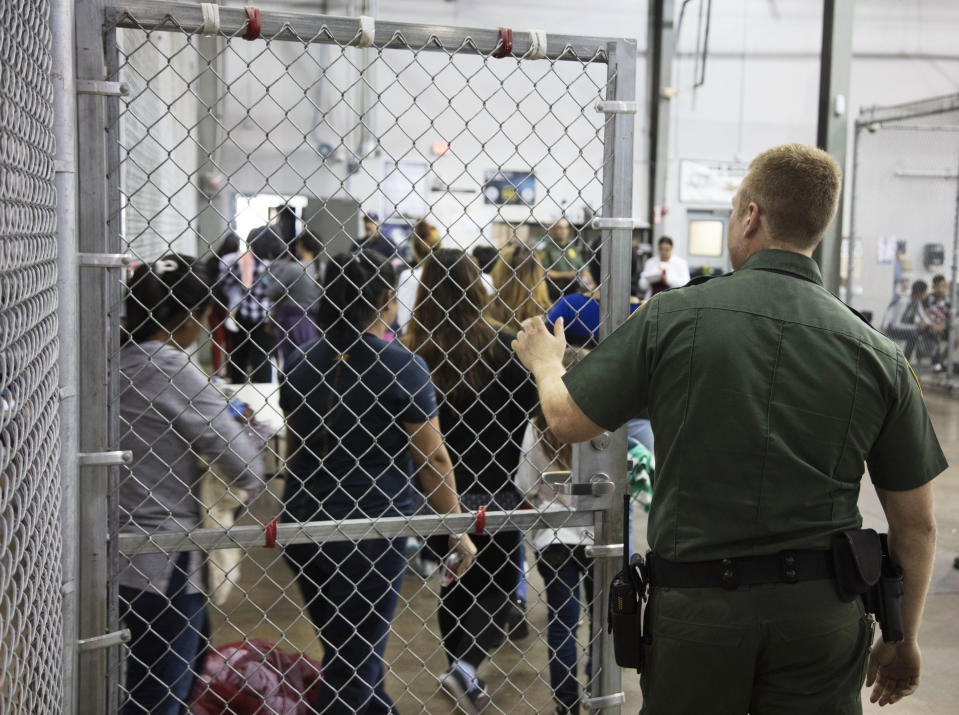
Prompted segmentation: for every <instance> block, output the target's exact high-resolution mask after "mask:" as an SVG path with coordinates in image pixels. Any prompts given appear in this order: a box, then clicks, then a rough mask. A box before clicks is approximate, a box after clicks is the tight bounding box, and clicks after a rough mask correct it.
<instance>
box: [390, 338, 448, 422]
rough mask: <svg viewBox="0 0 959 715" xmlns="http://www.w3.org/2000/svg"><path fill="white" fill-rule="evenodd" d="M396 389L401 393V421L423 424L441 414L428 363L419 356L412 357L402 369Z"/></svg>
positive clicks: (398, 375)
mask: <svg viewBox="0 0 959 715" xmlns="http://www.w3.org/2000/svg"><path fill="white" fill-rule="evenodd" d="M396 389H397V390H399V393H400V394H399V398H400V406H401V407H400V412H399V414H398V417H399V419H400V421H402V422H409V423H411V424H422V423H423V422H428V421H429V420H431V419H432V418H434V417H436V416H437V415H438V414H439V409H438V407H437V406H436V388H434V387H433V381H432V380H431V379H430V371H429V369H428V368H427V367H426V362H425V361H424V360H423V358H421V357H420V356H419V355H411V356H410V359H409V360H408V361H407V362H406V363H405V364H404V365H403V367H402V368H401V369H400V371H399V373H398V374H397V376H396Z"/></svg>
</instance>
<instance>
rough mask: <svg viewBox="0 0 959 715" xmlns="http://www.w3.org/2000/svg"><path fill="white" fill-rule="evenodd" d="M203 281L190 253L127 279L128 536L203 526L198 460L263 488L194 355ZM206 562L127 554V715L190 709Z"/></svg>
mask: <svg viewBox="0 0 959 715" xmlns="http://www.w3.org/2000/svg"><path fill="white" fill-rule="evenodd" d="M194 271H195V272H194ZM199 274H200V267H199V266H198V265H194V262H193V259H192V258H189V257H185V256H180V255H176V254H169V255H166V256H164V257H162V258H160V259H159V260H157V261H155V262H154V263H152V264H146V265H142V266H140V267H139V268H137V270H136V271H135V272H134V273H133V276H132V278H131V279H130V285H129V294H128V296H127V301H126V320H125V327H126V331H127V335H126V342H125V344H124V346H123V348H122V350H121V352H120V381H121V384H120V421H121V437H120V447H121V449H125V450H130V451H131V452H132V453H133V463H132V464H131V466H130V469H129V472H127V473H126V474H125V475H124V476H123V478H122V480H121V483H120V530H121V531H123V532H128V533H138V534H151V533H155V532H169V531H189V530H193V529H197V528H199V527H200V525H201V510H202V506H201V504H200V502H199V501H198V499H197V498H196V497H195V495H194V487H195V486H196V485H197V482H198V481H199V479H200V477H201V476H202V474H203V472H204V468H203V467H202V466H201V464H200V459H199V458H200V457H201V456H202V457H204V458H205V459H206V460H207V461H208V462H211V463H214V464H216V466H217V467H218V470H219V472H220V473H221V474H223V475H224V476H225V477H226V478H228V479H230V480H231V481H232V483H233V484H235V485H236V486H238V487H241V488H243V489H247V490H249V491H250V492H251V494H252V495H253V496H255V494H256V493H258V491H259V489H260V487H261V486H262V474H263V462H262V456H261V454H260V452H261V450H262V447H263V444H262V441H260V440H259V439H258V438H257V437H256V435H255V433H254V432H253V430H252V429H251V428H250V425H249V423H248V422H247V420H246V419H245V418H243V417H242V416H240V417H239V418H238V417H237V416H235V415H234V414H231V411H230V408H229V405H228V404H227V401H226V399H225V398H224V397H223V396H222V395H221V394H220V393H219V392H218V391H217V390H216V388H215V387H213V386H212V385H211V384H210V382H209V380H208V379H207V376H206V375H205V374H204V373H203V372H202V371H201V370H200V368H199V367H198V366H196V365H195V364H194V363H193V362H192V361H191V360H190V356H189V355H188V354H187V352H186V350H187V348H188V347H189V346H190V345H192V344H193V343H194V342H195V341H196V339H197V338H198V337H199V336H200V335H201V334H202V332H203V331H204V327H203V326H204V324H205V321H206V314H207V312H208V303H209V300H210V298H209V296H210V291H209V287H208V286H207V285H206V284H205V282H204V281H203V280H202V279H201V277H200V275H199ZM202 563H203V554H202V553H201V552H199V551H185V552H181V553H171V554H142V555H139V556H135V557H133V558H125V557H122V556H121V561H120V579H119V580H120V607H121V609H120V610H121V617H122V618H123V620H124V622H125V624H126V626H127V627H128V628H129V629H130V631H131V636H132V637H131V641H130V658H129V660H128V663H127V678H126V684H127V688H126V689H127V692H128V701H127V702H126V703H125V705H124V707H123V711H122V712H123V713H124V715H126V714H127V713H142V712H149V713H162V714H164V715H175V714H177V713H180V712H181V711H182V709H183V704H184V703H185V702H186V700H187V698H188V696H189V693H190V689H191V688H192V684H193V677H194V673H193V672H192V665H193V662H194V660H195V659H196V656H197V654H198V653H199V652H200V650H201V645H202V641H203V638H202V635H201V634H202V632H203V628H204V621H205V618H206V612H205V606H206V595H205V594H204V593H203V590H202V586H201V584H200V583H199V578H198V574H199V573H200V568H201V566H202Z"/></svg>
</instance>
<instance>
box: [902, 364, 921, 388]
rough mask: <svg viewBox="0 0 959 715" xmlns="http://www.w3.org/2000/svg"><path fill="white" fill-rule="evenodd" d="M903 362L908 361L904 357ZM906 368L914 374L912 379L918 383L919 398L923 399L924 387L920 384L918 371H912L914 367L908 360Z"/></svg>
mask: <svg viewBox="0 0 959 715" xmlns="http://www.w3.org/2000/svg"><path fill="white" fill-rule="evenodd" d="M903 360H906V358H905V357H903ZM906 367H908V368H909V372H910V373H912V379H913V380H915V381H916V387H918V388H919V396H920V397H921V396H922V385H920V384H919V377H918V376H917V375H916V371H915V370H913V369H912V365H910V364H909V361H908V360H906Z"/></svg>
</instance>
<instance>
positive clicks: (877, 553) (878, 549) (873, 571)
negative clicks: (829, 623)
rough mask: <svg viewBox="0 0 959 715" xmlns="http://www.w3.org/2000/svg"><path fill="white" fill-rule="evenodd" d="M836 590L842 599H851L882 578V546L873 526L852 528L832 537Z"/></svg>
mask: <svg viewBox="0 0 959 715" xmlns="http://www.w3.org/2000/svg"><path fill="white" fill-rule="evenodd" d="M832 559H833V566H834V567H835V571H836V590H837V591H838V592H839V598H840V599H842V600H843V601H852V600H853V599H855V598H856V597H857V596H860V595H862V594H864V593H865V592H866V591H868V590H869V589H870V588H872V587H873V586H874V585H875V584H876V582H878V581H879V576H880V575H881V574H882V546H881V543H880V541H879V534H877V533H876V532H875V530H873V529H849V530H847V531H840V532H838V533H836V534H834V535H833V537H832Z"/></svg>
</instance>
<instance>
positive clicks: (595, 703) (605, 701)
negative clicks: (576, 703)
mask: <svg viewBox="0 0 959 715" xmlns="http://www.w3.org/2000/svg"><path fill="white" fill-rule="evenodd" d="M625 703H626V693H613V694H612V695H601V696H599V697H598V698H589V697H587V698H586V699H584V700H583V705H585V706H586V708H587V709H589V710H602V709H603V708H611V707H613V706H615V705H623V704H625Z"/></svg>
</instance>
